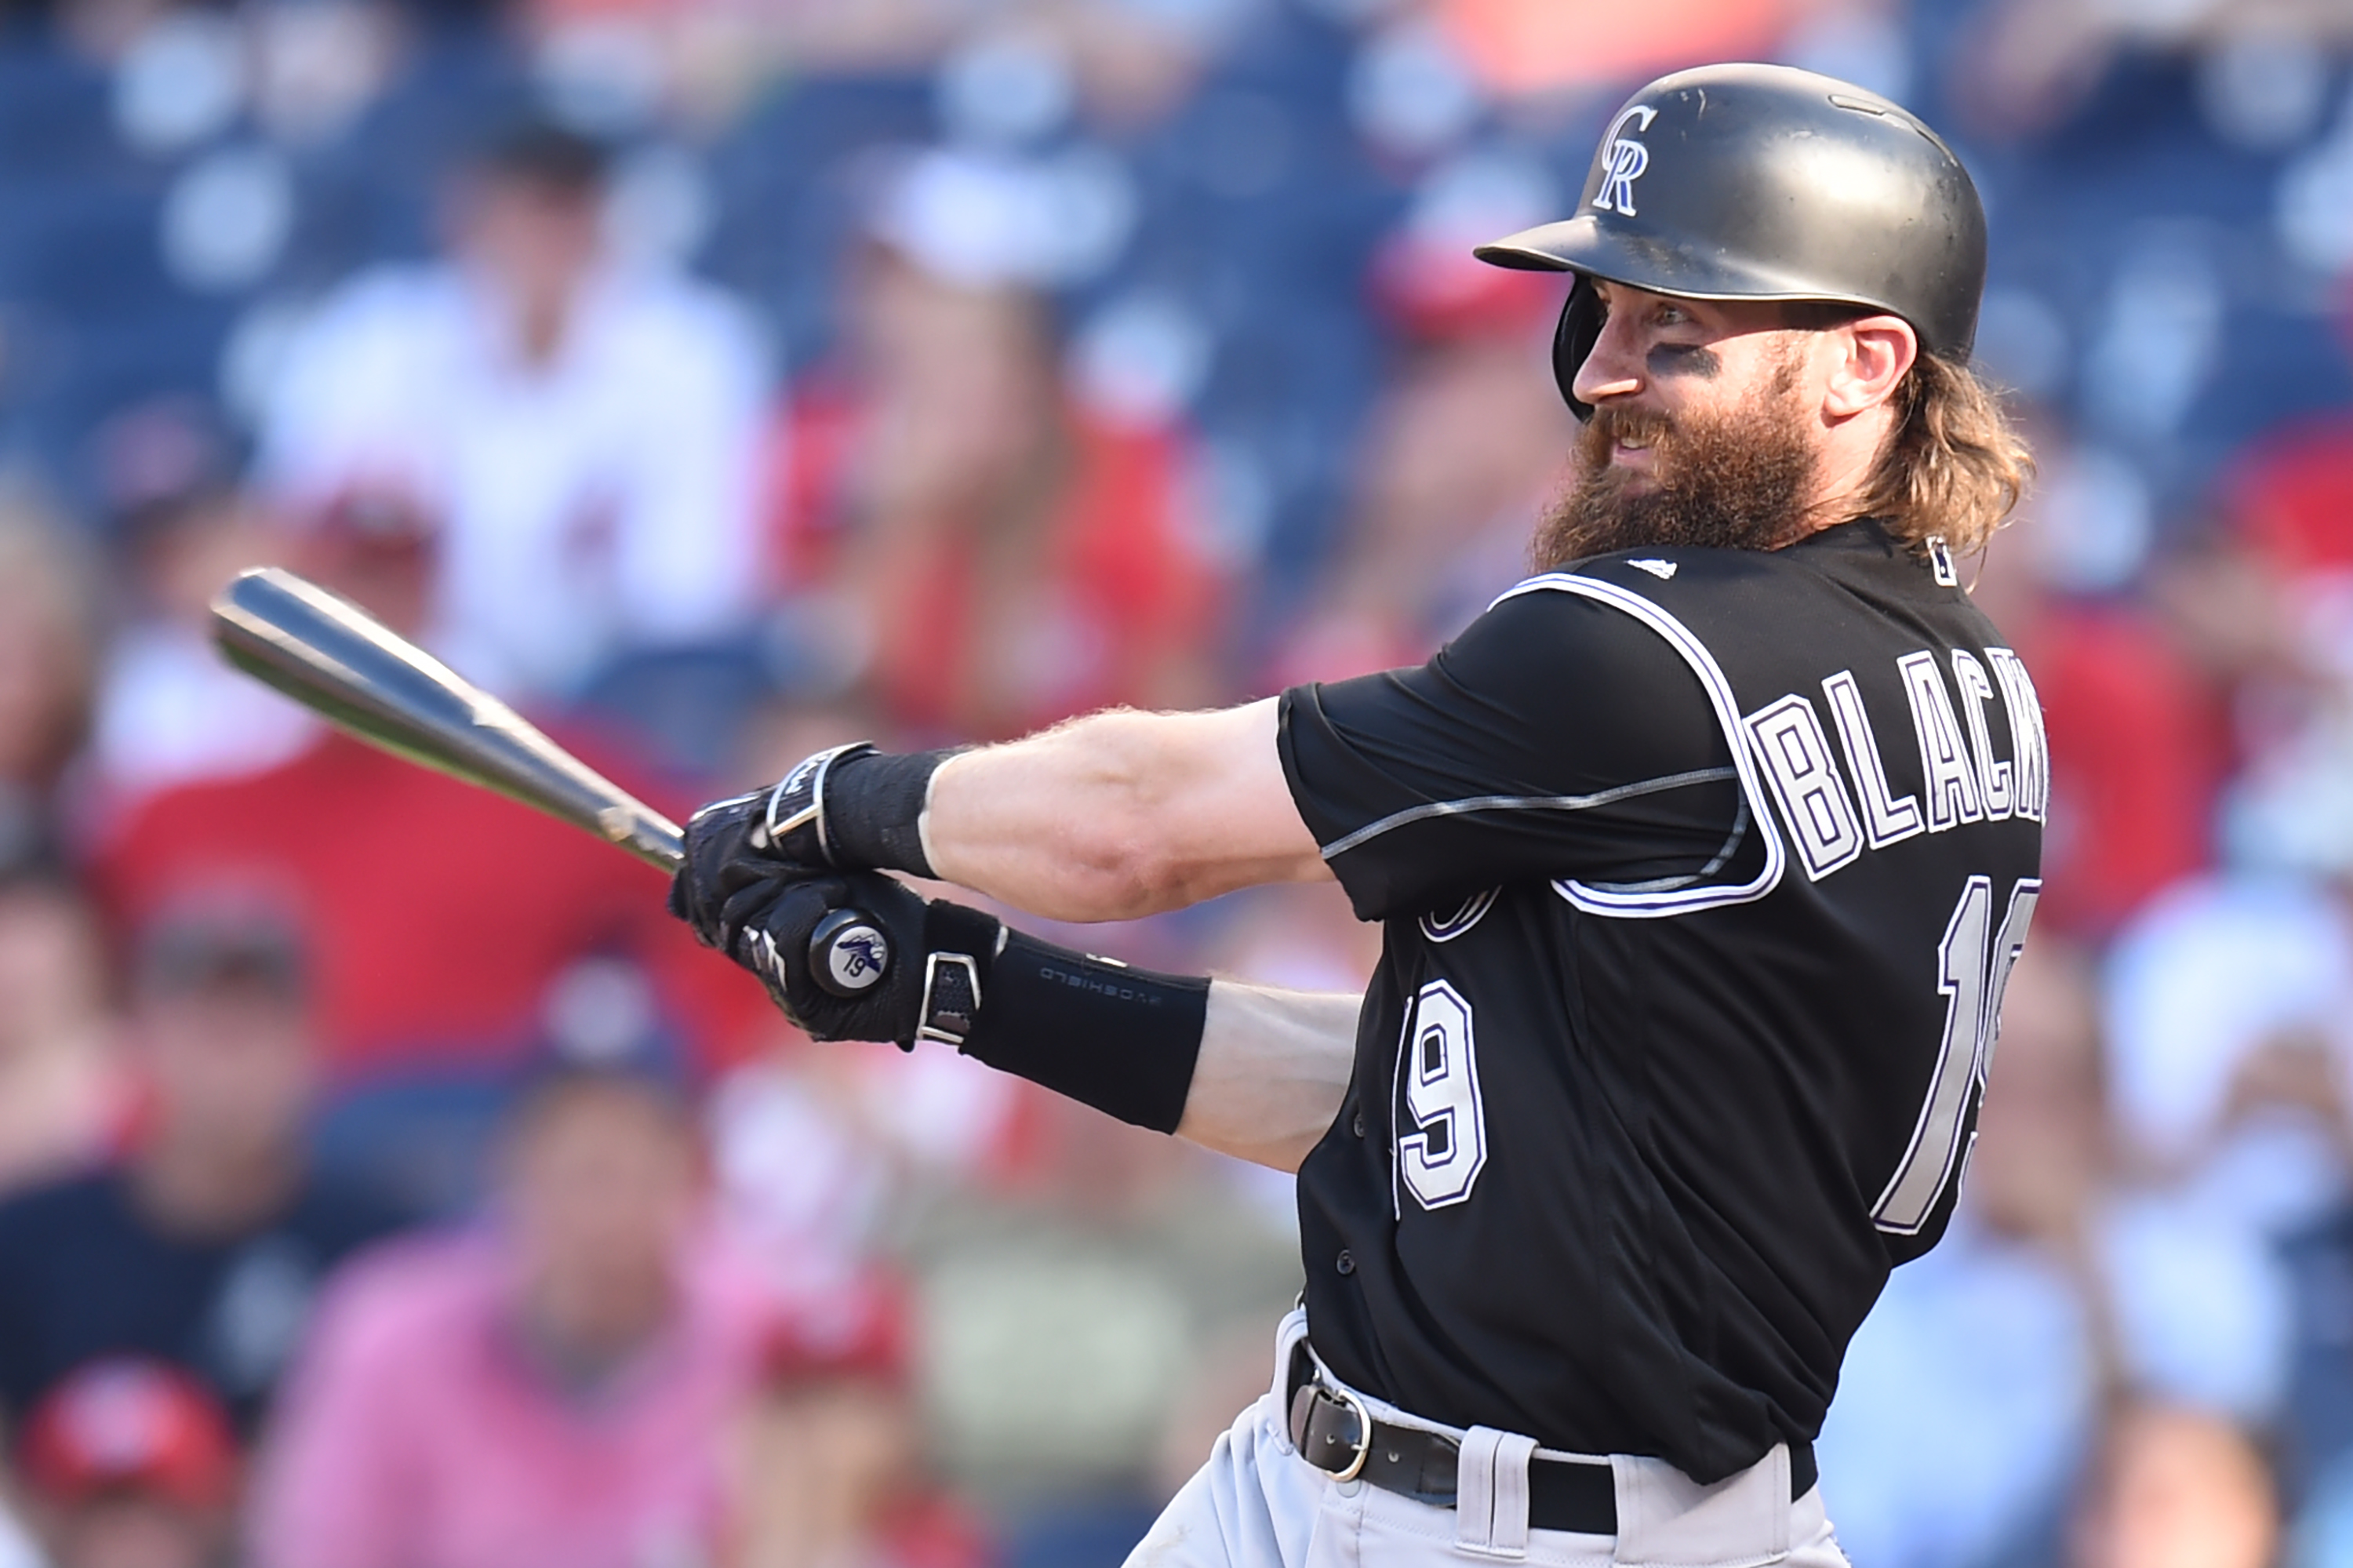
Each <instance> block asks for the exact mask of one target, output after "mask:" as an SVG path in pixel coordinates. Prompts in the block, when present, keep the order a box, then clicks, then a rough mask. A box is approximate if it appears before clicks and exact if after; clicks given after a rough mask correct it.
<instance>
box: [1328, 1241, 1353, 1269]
mask: <svg viewBox="0 0 2353 1568" xmlns="http://www.w3.org/2000/svg"><path fill="white" fill-rule="evenodd" d="M1332 1266H1333V1267H1335V1268H1336V1269H1338V1270H1339V1271H1340V1272H1341V1273H1343V1274H1354V1273H1356V1255H1355V1254H1353V1253H1351V1252H1350V1251H1349V1250H1348V1249H1347V1248H1346V1247H1342V1248H1341V1249H1340V1255H1339V1257H1338V1259H1337V1260H1335V1262H1334V1263H1333V1265H1332Z"/></svg>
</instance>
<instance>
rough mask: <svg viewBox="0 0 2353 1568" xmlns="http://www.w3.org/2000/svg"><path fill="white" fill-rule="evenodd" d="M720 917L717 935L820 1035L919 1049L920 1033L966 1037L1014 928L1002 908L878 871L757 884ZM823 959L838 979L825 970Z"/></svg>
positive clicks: (784, 1006) (783, 1005) (785, 1007)
mask: <svg viewBox="0 0 2353 1568" xmlns="http://www.w3.org/2000/svg"><path fill="white" fill-rule="evenodd" d="M718 929H719V938H720V939H719V941H718V942H717V943H716V944H715V945H716V946H718V947H719V948H720V949H721V950H722V951H723V952H724V953H726V954H727V956H728V957H729V958H731V959H734V960H735V961H736V962H737V963H738V964H740V965H742V966H743V967H744V968H745V969H749V970H751V971H752V973H754V975H756V976H758V977H759V980H760V983H761V984H762V985H763V986H765V987H766V988H767V991H768V995H769V997H770V999H771V1000H773V1001H775V1002H776V1006H777V1008H778V1009H779V1010H780V1011H781V1012H783V1013H784V1015H785V1016H786V1018H788V1019H790V1020H791V1021H792V1022H794V1023H796V1024H797V1025H798V1026H799V1027H800V1028H802V1029H803V1030H805V1031H807V1033H808V1035H809V1037H810V1038H811V1039H813V1040H888V1041H891V1042H892V1043H893V1044H897V1045H899V1046H901V1047H902V1048H904V1049H909V1050H912V1049H913V1046H914V1043H915V1042H916V1041H917V1040H936V1041H940V1042H942V1043H943V1044H952V1045H955V1046H958V1047H961V1046H962V1045H963V1044H964V1042H965V1037H966V1036H968V1035H969V1034H970V1033H972V1028H973V1024H974V1022H975V1021H976V1018H977V1016H978V1014H979V1011H980V997H981V991H982V988H983V986H984V985H985V984H986V983H987V976H988V972H989V969H990V967H991V966H992V965H993V964H994V963H995V961H996V958H997V949H998V948H1000V947H1001V946H1002V945H1003V942H1002V938H1003V932H1004V927H1003V926H1002V925H1000V924H999V923H998V921H997V919H996V918H995V917H994V916H988V915H984V914H982V913H981V912H980V911H978V910H976V909H967V908H965V906H962V905H960V904H952V903H950V902H948V901H947V900H945V899H939V900H935V901H934V902H932V903H928V904H927V903H925V902H924V901H923V899H922V898H920V897H918V896H917V895H915V894H914V893H913V892H911V891H909V890H908V889H907V888H906V887H905V886H904V885H902V884H901V883H899V882H898V881H896V880H895V879H893V878H892V877H888V876H881V875H878V874H874V873H871V872H849V873H845V874H838V875H837V874H783V875H780V876H778V877H776V878H773V879H771V880H770V881H768V882H765V883H758V884H747V885H745V886H744V887H743V888H742V889H740V890H739V891H738V892H737V893H736V894H735V895H733V897H731V898H730V899H729V900H728V901H727V902H726V904H725V905H724V906H723V907H722V909H721V912H720V915H719V919H718ZM820 936H822V937H823V938H824V939H823V940H822V941H820V940H819V938H820ZM820 963H822V964H824V965H825V966H826V967H827V969H828V979H830V980H831V981H832V986H831V987H830V988H828V986H827V985H826V984H825V983H823V982H821V981H820V980H819V979H818V965H819V964H820ZM840 991H849V992H850V993H851V994H849V995H847V996H845V995H841V994H839V992H840Z"/></svg>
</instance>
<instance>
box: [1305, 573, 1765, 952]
mask: <svg viewBox="0 0 2353 1568" xmlns="http://www.w3.org/2000/svg"><path fill="white" fill-rule="evenodd" d="M1278 745H1279V747H1281V750H1282V768H1283V774H1284V777H1285V778H1286V779H1288V780H1289V782H1290V785H1291V793H1292V798H1293V800H1294V801H1296V802H1297V804H1298V807H1299V813H1300V815H1301V817H1302V818H1303V820H1304V821H1306V823H1307V826H1308V828H1309V830H1310V831H1311V832H1314V835H1315V842H1317V843H1318V844H1319V845H1321V846H1322V847H1323V852H1324V861H1325V863H1328V864H1329V865H1330V866H1331V867H1332V870H1333V872H1334V874H1335V875H1336V876H1337V877H1338V878H1339V880H1340V884H1341V885H1342V886H1343V887H1345V888H1346V889H1347V892H1348V897H1349V900H1350V902H1351V903H1352V904H1353V905H1354V906H1355V907H1356V915H1357V916H1358V917H1359V918H1360V919H1366V920H1378V919H1388V918H1390V917H1392V916H1409V915H1415V914H1421V913H1428V912H1432V911H1437V910H1440V909H1444V908H1447V907H1451V906H1452V905H1453V904H1455V903H1457V902H1459V901H1461V899H1464V898H1468V897H1470V896H1472V895H1474V894H1477V893H1480V892H1482V891H1484V890H1485V889H1487V888H1490V887H1494V886H1498V885H1503V884H1504V883H1510V882H1521V881H1526V880H1529V879H1531V878H1536V879H1542V880H1545V881H1558V880H1574V881H1577V882H1581V883H1585V884H1588V885H1598V886H1610V887H1620V886H1624V887H1631V886H1656V885H1674V884H1675V883H1676V882H1679V881H1693V880H1697V879H1699V878H1702V877H1704V876H1705V875H1707V874H1710V873H1711V872H1713V871H1715V869H1717V868H1719V867H1721V866H1722V865H1723V864H1724V863H1725V862H1726V861H1727V860H1728V859H1730V858H1731V857H1732V855H1733V854H1734V853H1735V852H1736V848H1737V846H1738V842H1739V841H1740V838H1741V836H1742V833H1743V832H1744V830H1745V828H1746V823H1747V821H1748V819H1747V815H1746V812H1745V811H1744V810H1742V805H1741V798H1740V787H1739V781H1738V777H1737V775H1736V771H1735V769H1734V767H1733V758H1732V750H1731V745H1730V743H1729V741H1728V740H1727V739H1726V737H1725V732H1724V727H1723V726H1722V724H1721V723H1720V722H1719V721H1718V719H1717V716H1716V714H1715V707H1714V705H1712V704H1711V703H1710V701H1709V699H1708V695H1707V692H1706V689H1705V688H1704V686H1702V685H1701V683H1700V679H1699V676H1698V674H1697V673H1695V672H1694V671H1693V669H1692V668H1691V666H1690V665H1689V664H1687V663H1686V662H1684V661H1683V656H1682V655H1681V654H1680V653H1678V652H1676V651H1675V650H1674V649H1673V648H1672V646H1670V645H1669V644H1668V642H1667V641H1665V639H1663V638H1662V637H1661V636H1660V635H1659V634H1658V633H1657V632H1655V631H1653V630H1651V628H1649V627H1648V626H1645V625H1644V624H1642V623H1641V621H1639V620H1635V619H1634V618H1633V617H1632V616H1630V615H1628V614H1627V613H1626V612H1624V611H1623V610H1620V609H1616V608H1614V607H1612V606H1609V605H1607V604H1602V603H1598V602H1596V601H1594V600H1592V599H1586V598H1583V597H1581V596H1577V595H1574V594H1566V593H1548V592H1543V591H1535V592H1528V593H1522V594H1517V595H1514V596H1513V597H1511V598H1508V599H1504V600H1503V601H1501V602H1500V603H1498V604H1497V605H1496V606H1495V607H1494V608H1493V609H1490V610H1488V611H1487V613H1486V614H1484V615H1482V616H1481V617H1480V618H1479V619H1478V620H1475V621H1473V622H1472V624H1471V626H1470V627H1469V628H1468V629H1467V630H1465V631H1464V632H1463V633H1462V635H1461V637H1460V638H1458V639H1456V640H1455V641H1453V642H1451V643H1450V644H1448V645H1447V647H1446V648H1445V649H1443V650H1442V651H1440V653H1439V654H1438V656H1437V657H1436V658H1434V659H1432V660H1431V661H1430V662H1429V663H1427V664H1425V665H1422V666H1420V667H1419V668H1414V669H1405V670H1392V671H1388V672H1387V673H1381V674H1377V675H1365V676H1360V677H1358V678H1356V679H1355V680H1349V681H1335V682H1328V683H1317V684H1311V685H1304V686H1296V687H1293V689H1291V690H1290V691H1288V692H1285V693H1284V694H1283V695H1282V722H1281V728H1280V731H1279V738H1278Z"/></svg>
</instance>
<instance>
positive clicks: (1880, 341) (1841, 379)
mask: <svg viewBox="0 0 2353 1568" xmlns="http://www.w3.org/2000/svg"><path fill="white" fill-rule="evenodd" d="M1830 336H1831V339H1832V340H1833V341H1834V342H1835V343H1836V344H1838V347H1839V358H1838V361H1837V363H1836V364H1834V365H1833V366H1831V377H1830V385H1829V386H1828V387H1825V388H1824V389H1823V393H1822V412H1823V413H1824V414H1825V415H1827V416H1828V417H1830V418H1833V419H1845V418H1852V417H1853V416H1855V415H1857V414H1860V413H1862V412H1864V411H1865V410H1867V409H1871V408H1878V407H1879V406H1880V405H1881V404H1883V403H1884V402H1886V401H1887V399H1888V398H1889V397H1893V396H1894V393H1895V388H1896V387H1898V386H1899V385H1900V384H1901V383H1902V382H1903V380H1904V376H1905V372H1907V371H1909V370H1910V369H1911V368H1912V366H1913V364H1914V362H1915V361H1916V360H1918V359H1919V357H1920V338H1919V334H1916V333H1915V332H1914V331H1913V330H1912V323H1910V322H1907V321H1905V320H1904V318H1903V317H1901V316H1863V317H1862V318H1860V319H1859V320H1856V321H1852V322H1848V323H1845V324H1843V325H1841V326H1840V327H1838V328H1836V329H1835V330H1834V331H1832V332H1831V334H1830Z"/></svg>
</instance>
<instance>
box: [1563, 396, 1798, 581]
mask: <svg viewBox="0 0 2353 1568" xmlns="http://www.w3.org/2000/svg"><path fill="white" fill-rule="evenodd" d="M1796 387H1797V374H1796V367H1795V366H1791V365H1788V364H1784V365H1783V366H1781V367H1780V369H1779V370H1778V371H1777V372H1775V374H1774V376H1773V378H1772V380H1770V381H1769V382H1767V384H1766V386H1765V388H1764V390H1763V391H1762V392H1761V393H1760V394H1759V395H1758V396H1757V397H1755V398H1754V399H1752V400H1750V401H1749V402H1747V403H1746V404H1744V405H1743V406H1742V407H1740V408H1736V409H1735V410H1733V411H1732V412H1730V413H1728V414H1708V415H1694V414H1686V415H1684V416H1683V417H1681V418H1674V419H1669V418H1666V417H1665V416H1663V415H1660V414H1654V413H1646V412H1642V411H1640V410H1636V409H1629V408H1611V407H1609V406H1607V405H1604V406H1602V407H1599V408H1595V409H1594V411H1593V418H1591V419H1590V420H1589V421H1588V423H1587V424H1586V426H1585V429H1583V430H1582V431H1581V432H1580V433H1579V434H1578V436H1577V460H1576V475H1575V478H1574V479H1573V481H1572V482H1571V483H1570V486H1569V489H1568V491H1567V493H1565V494H1564V495H1562V496H1561V498H1560V499H1559V500H1558V501H1556V502H1555V503H1553V505H1552V507H1551V509H1550V510H1549V511H1547V512H1546V514H1545V516H1544V518H1543V520H1542V521H1541V522H1540V523H1538V524H1537V525H1536V534H1535V543H1534V545H1533V546H1532V547H1531V553H1532V556H1533V557H1534V562H1535V569H1536V570H1537V571H1539V572H1550V571H1557V570H1559V569H1561V568H1562V567H1566V566H1567V565H1568V564H1569V563H1570V562H1572V561H1579V560H1583V559H1585V558H1586V557H1587V556H1605V555H1608V554H1609V553H1611V552H1612V551H1616V550H1634V549H1644V548H1656V547H1658V546H1675V545H1682V546H1696V547H1700V548H1704V549H1721V550H1772V549H1778V548H1779V547H1780V546H1783V545H1788V544H1791V543H1794V542H1795V541H1796V540H1798V539H1799V538H1801V537H1803V536H1804V535H1806V534H1807V533H1808V532H1810V529H1809V527H1808V523H1809V521H1810V519H1809V517H1808V515H1807V512H1808V506H1807V498H1808V494H1809V492H1810V490H1811V488H1812V482H1813V478H1814V472H1815V468H1816V465H1817V462H1818V461H1819V460H1818V457H1817V454H1816V451H1815V449H1814V446H1813V444H1812V442H1810V440H1808V439H1807V429H1806V423H1807V418H1806V415H1805V413H1804V411H1803V409H1802V408H1800V407H1799V404H1798V401H1797V399H1796V398H1795V397H1793V396H1792V394H1793V393H1794V392H1795V390H1796ZM1620 441H1630V442H1632V443H1634V444H1636V445H1638V446H1647V447H1649V448H1650V450H1651V463H1650V467H1649V471H1648V472H1647V473H1644V474H1637V473H1635V472H1634V471H1631V470H1629V469H1627V468H1624V467H1622V466H1620V465H1619V464H1616V463H1613V462H1611V461H1610V454H1611V452H1612V451H1613V450H1615V449H1616V447H1617V446H1618V444H1619V443H1620ZM1642 479H1648V480H1649V481H1650V482H1651V485H1650V488H1649V489H1647V490H1644V491H1641V492H1639V493H1636V492H1634V491H1633V490H1632V486H1633V485H1634V484H1635V483H1636V482H1638V481H1640V480H1642Z"/></svg>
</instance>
